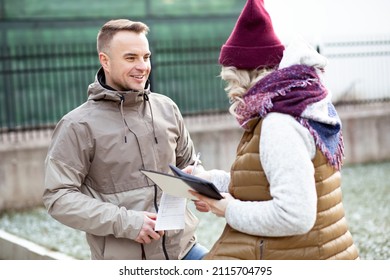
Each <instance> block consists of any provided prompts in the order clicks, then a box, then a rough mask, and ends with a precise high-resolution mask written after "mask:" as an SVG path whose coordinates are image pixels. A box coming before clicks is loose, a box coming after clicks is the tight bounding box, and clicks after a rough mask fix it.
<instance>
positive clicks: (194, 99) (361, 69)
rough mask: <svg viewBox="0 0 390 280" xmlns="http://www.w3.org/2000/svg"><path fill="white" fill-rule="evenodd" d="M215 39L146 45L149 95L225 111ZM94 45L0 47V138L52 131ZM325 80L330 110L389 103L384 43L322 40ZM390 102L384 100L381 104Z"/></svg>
mask: <svg viewBox="0 0 390 280" xmlns="http://www.w3.org/2000/svg"><path fill="white" fill-rule="evenodd" d="M222 43H223V40H220V39H214V40H202V41H200V40H178V41H158V42H151V44H150V45H151V47H153V48H152V53H153V56H152V75H151V77H150V79H151V85H152V90H153V91H155V92H158V93H162V94H164V95H167V96H169V97H171V98H172V99H173V100H174V101H175V102H176V103H177V104H178V106H179V108H180V109H181V111H182V113H183V115H184V116H187V115H201V114H214V113H221V112H226V111H227V108H228V106H229V104H228V100H227V97H226V94H225V92H224V90H223V87H224V83H223V82H222V81H221V79H220V78H219V77H218V75H219V72H220V66H219V65H218V55H219V51H220V46H221V44H222ZM95 48H96V47H95V44H81V43H74V44H73V43H70V44H61V45H56V44H52V45H33V46H15V47H9V46H7V47H4V46H3V47H1V46H0V141H1V138H2V137H1V135H2V134H6V133H12V132H15V131H31V130H33V131H35V130H44V129H47V128H52V127H54V125H55V124H56V122H57V121H58V120H59V119H60V118H61V117H62V116H63V115H64V114H65V113H67V112H68V111H70V110H71V109H73V108H75V107H77V106H79V105H80V104H81V103H83V102H84V101H85V100H86V99H87V87H88V84H90V83H91V82H92V81H93V79H94V76H95V74H96V71H97V70H98V68H99V62H98V58H97V54H96V49H95ZM318 48H319V50H320V52H321V53H322V54H324V55H325V56H326V57H328V59H329V65H328V67H327V72H326V80H327V83H328V86H329V88H331V89H332V92H333V97H334V101H335V103H336V105H343V104H362V103H367V102H388V101H389V100H390V80H389V79H388V75H389V73H390V40H380V41H378V40H377V41H362V42H334V43H325V44H323V45H321V46H319V47H318ZM389 104H390V103H389Z"/></svg>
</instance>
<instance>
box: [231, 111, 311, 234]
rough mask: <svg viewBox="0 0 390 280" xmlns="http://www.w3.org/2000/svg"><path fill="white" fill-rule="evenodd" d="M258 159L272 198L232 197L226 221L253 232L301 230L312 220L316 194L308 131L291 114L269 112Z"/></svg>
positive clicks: (305, 229) (264, 124)
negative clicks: (262, 199) (244, 198)
mask: <svg viewBox="0 0 390 280" xmlns="http://www.w3.org/2000/svg"><path fill="white" fill-rule="evenodd" d="M262 125H263V126H262V134H261V138H260V161H261V164H262V166H263V169H264V172H265V175H266V176H267V179H268V182H269V183H270V192H271V196H272V199H271V200H269V201H261V202H248V201H240V200H233V201H231V202H230V203H229V204H228V206H227V210H226V215H225V216H226V221H227V223H228V224H229V225H231V226H232V227H233V228H235V229H237V230H239V231H241V232H245V233H248V234H253V235H264V236H288V235H295V234H304V233H306V232H308V231H309V230H310V229H311V228H312V227H313V225H314V223H315V217H316V208H317V195H316V189H315V179H314V166H313V163H312V161H311V160H312V159H313V158H314V156H315V152H316V147H315V143H314V139H313V137H312V136H311V134H310V133H309V131H308V130H307V129H306V128H305V127H303V126H302V125H300V124H299V123H298V122H297V121H296V120H295V119H294V118H292V117H291V116H288V115H284V114H280V113H270V114H268V115H267V117H266V118H265V119H264V121H263V124H262Z"/></svg>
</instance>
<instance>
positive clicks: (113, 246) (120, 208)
mask: <svg viewBox="0 0 390 280" xmlns="http://www.w3.org/2000/svg"><path fill="white" fill-rule="evenodd" d="M99 80H102V81H104V74H103V72H102V70H100V71H99V72H98V75H97V78H96V81H95V82H94V83H93V84H91V85H90V86H89V88H88V96H89V97H88V100H87V101H86V102H85V103H84V104H82V105H81V106H80V107H78V108H76V109H74V110H73V111H71V112H69V113H68V114H67V115H65V116H64V117H63V118H62V119H61V120H60V121H59V122H58V124H57V127H56V129H55V131H54V133H53V136H52V142H51V145H50V147H49V151H48V154H47V158H46V161H45V168H46V169H45V170H46V174H45V190H44V194H43V202H44V204H45V206H46V208H47V209H48V212H49V213H50V215H52V216H53V217H54V218H55V219H57V220H58V221H59V222H61V223H63V224H65V225H67V226H69V227H72V228H75V229H78V230H81V231H85V232H86V234H87V241H88V243H89V245H90V248H91V258H92V259H141V258H142V257H143V256H144V258H146V259H167V258H168V259H181V258H182V257H183V256H184V255H185V254H186V253H187V252H188V251H189V249H190V248H191V247H192V245H193V244H194V242H195V235H194V232H195V227H196V225H197V223H198V220H197V218H196V217H195V216H194V215H193V214H192V213H191V212H190V211H189V210H188V209H187V211H186V227H185V229H184V230H176V231H166V232H165V236H164V238H161V239H160V240H158V241H154V242H152V243H151V244H145V245H143V250H144V254H142V248H141V247H142V246H141V245H140V243H137V242H135V241H134V239H135V238H136V237H137V235H138V233H139V231H140V229H141V226H142V224H143V216H144V214H143V211H148V212H157V209H158V205H159V201H160V197H161V190H160V189H159V188H158V187H157V186H155V185H154V184H153V183H152V182H151V181H148V179H147V178H146V177H145V176H144V175H143V174H142V173H141V172H140V169H141V168H146V169H152V170H158V171H162V172H170V171H169V166H168V164H169V163H172V164H175V165H176V166H178V167H179V168H184V167H185V166H187V165H188V164H191V163H192V161H193V158H194V154H195V151H194V147H193V143H192V140H191V138H190V136H189V133H188V131H187V130H186V128H185V126H184V122H183V118H182V116H181V114H180V111H179V109H178V107H177V106H176V104H175V103H174V102H173V101H172V100H171V99H169V98H168V97H166V96H163V95H160V94H157V93H151V92H150V91H149V90H145V91H143V92H118V91H114V90H110V89H107V87H103V86H102V85H101V83H100V82H99Z"/></svg>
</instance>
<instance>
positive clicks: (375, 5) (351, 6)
mask: <svg viewBox="0 0 390 280" xmlns="http://www.w3.org/2000/svg"><path fill="white" fill-rule="evenodd" d="M265 6H266V9H267V10H268V12H269V14H270V16H271V18H272V22H273V25H274V29H275V31H276V32H277V34H278V35H279V37H280V38H281V40H283V41H289V40H290V39H291V38H292V37H294V35H302V36H303V37H305V38H307V39H308V40H310V41H312V40H314V41H317V40H324V39H332V38H345V37H372V36H378V35H379V36H381V35H383V34H390V18H389V16H388V14H389V11H390V1H389V0H370V1H366V0H294V1H291V0H265Z"/></svg>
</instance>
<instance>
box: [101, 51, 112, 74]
mask: <svg viewBox="0 0 390 280" xmlns="http://www.w3.org/2000/svg"><path fill="white" fill-rule="evenodd" d="M99 61H100V64H101V65H102V67H103V69H104V70H108V66H109V64H110V58H109V57H108V55H107V54H105V53H104V52H100V53H99Z"/></svg>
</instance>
